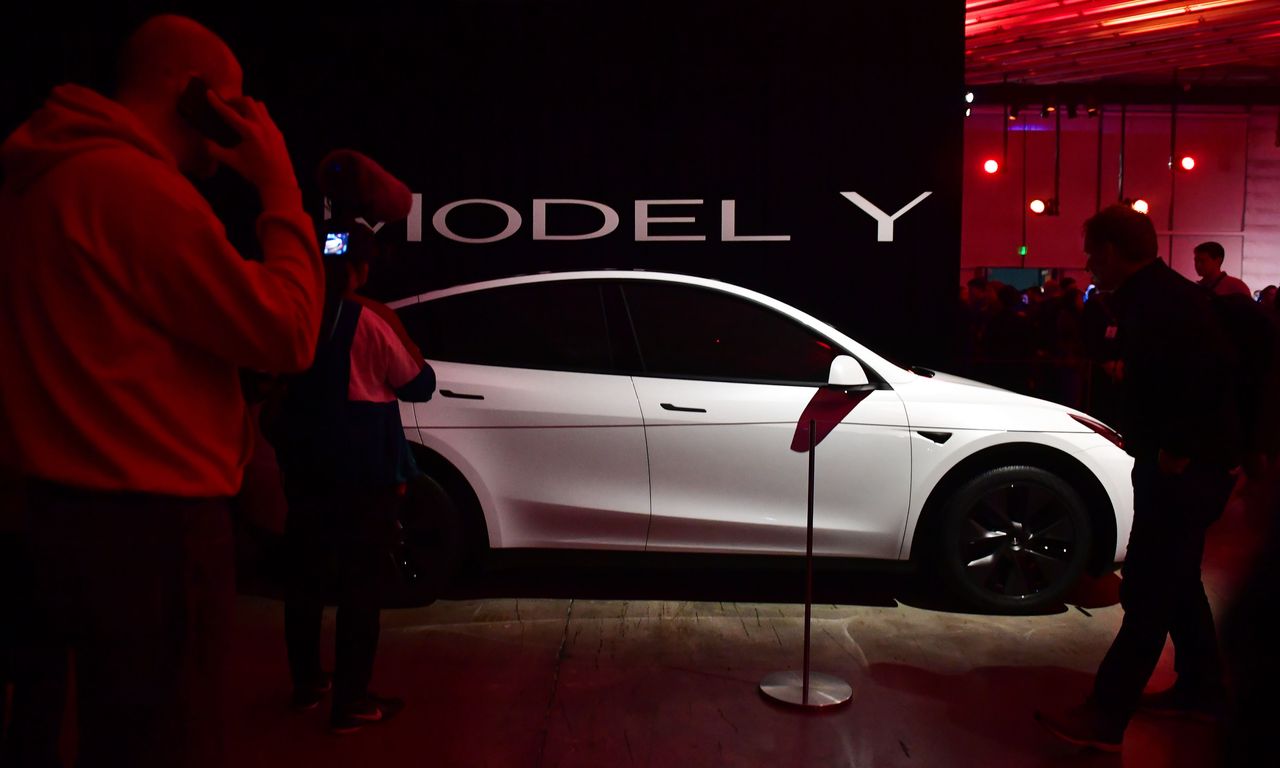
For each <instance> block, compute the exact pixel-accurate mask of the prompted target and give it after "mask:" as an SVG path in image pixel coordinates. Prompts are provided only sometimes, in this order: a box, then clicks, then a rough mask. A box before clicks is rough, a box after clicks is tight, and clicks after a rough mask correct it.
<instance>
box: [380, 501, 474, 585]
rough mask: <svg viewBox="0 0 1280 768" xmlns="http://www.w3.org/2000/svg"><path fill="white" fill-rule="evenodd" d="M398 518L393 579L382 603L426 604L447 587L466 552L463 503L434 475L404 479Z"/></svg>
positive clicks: (462, 563)
mask: <svg viewBox="0 0 1280 768" xmlns="http://www.w3.org/2000/svg"><path fill="white" fill-rule="evenodd" d="M400 523H401V525H402V527H403V528H402V531H401V542H400V545H399V546H397V547H396V549H395V551H394V553H393V559H394V561H395V583H393V584H392V585H391V588H390V589H389V590H387V592H388V594H387V599H386V600H385V603H386V604H387V605H388V606H410V605H426V604H428V603H430V602H432V601H433V600H435V599H436V598H437V597H438V596H439V595H440V593H441V592H443V591H444V590H445V589H447V588H448V586H449V585H450V584H451V583H452V582H453V580H454V579H455V578H456V577H457V575H458V574H459V572H461V570H462V568H463V566H464V565H465V563H466V562H467V558H468V556H469V554H470V548H469V546H468V543H469V542H468V537H467V530H466V524H465V523H466V521H465V520H464V519H463V512H462V507H461V505H460V504H458V503H457V501H456V500H455V499H453V498H452V497H451V496H450V495H449V493H448V491H446V490H445V489H444V487H443V486H441V485H440V484H439V483H437V482H436V481H435V480H434V479H432V478H431V477H419V478H417V479H415V480H413V481H411V482H410V483H409V486H408V489H407V492H406V494H405V498H404V502H403V504H402V505H401V509H400Z"/></svg>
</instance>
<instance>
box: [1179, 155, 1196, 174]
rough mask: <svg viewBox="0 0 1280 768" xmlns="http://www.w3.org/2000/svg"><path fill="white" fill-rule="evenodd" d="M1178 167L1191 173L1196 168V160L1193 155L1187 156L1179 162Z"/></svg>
mask: <svg viewBox="0 0 1280 768" xmlns="http://www.w3.org/2000/svg"><path fill="white" fill-rule="evenodd" d="M1178 165H1180V166H1182V170H1184V171H1189V170H1191V169H1193V168H1195V167H1196V159H1195V158H1194V157H1192V156H1191V155H1186V156H1184V157H1183V158H1182V160H1180V161H1179V162H1178Z"/></svg>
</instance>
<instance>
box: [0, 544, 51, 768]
mask: <svg viewBox="0 0 1280 768" xmlns="http://www.w3.org/2000/svg"><path fill="white" fill-rule="evenodd" d="M35 596H36V588H35V567H34V564H33V563H32V562H31V553H30V545H29V542H28V537H27V535H26V533H25V531H21V532H20V531H5V532H3V533H0V767H3V768H18V766H21V767H22V768H46V767H48V768H54V767H56V766H59V765H61V758H60V757H59V755H58V746H59V740H60V738H61V734H62V713H63V711H64V710H65V708H66V704H67V649H66V648H65V647H64V646H63V645H62V644H61V643H59V642H57V641H56V639H55V638H53V637H50V636H49V634H48V631H47V629H48V628H47V627H46V626H44V625H43V623H42V622H39V621H37V618H38V614H37V612H36V600H35ZM6 683H11V684H12V685H13V708H12V709H11V710H10V711H9V713H8V715H7V716H6V713H5V696H4V685H5V684H6ZM6 719H7V720H8V721H9V727H8V729H7V730H4V729H3V723H5V722H6Z"/></svg>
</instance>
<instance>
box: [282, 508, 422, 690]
mask: <svg viewBox="0 0 1280 768" xmlns="http://www.w3.org/2000/svg"><path fill="white" fill-rule="evenodd" d="M399 501H400V499H399V495H398V493H396V492H395V491H394V490H387V491H385V492H384V491H379V492H371V493H366V494H337V495H333V496H305V497H300V496H296V495H294V496H291V498H290V500H289V517H288V520H287V522H286V524H285V549H286V553H287V558H288V560H289V577H288V581H287V583H286V591H285V604H284V628H285V645H286V647H287V650H288V653H289V671H290V674H291V675H292V677H293V684H294V686H295V687H296V688H307V687H310V686H312V685H314V684H315V683H316V681H317V680H319V679H320V677H321V675H322V674H323V671H322V668H321V666H320V623H321V618H322V616H323V613H324V606H325V603H326V602H336V603H337V606H338V616H337V636H336V638H335V642H334V657H335V663H334V676H333V707H334V711H342V710H343V709H344V708H349V707H350V706H351V705H353V704H354V703H355V702H357V701H359V700H360V699H361V698H363V697H365V696H367V695H368V692H369V681H370V679H372V677H373V659H374V656H375V654H376V653H377V650H378V633H379V613H380V610H381V604H382V580H383V578H384V575H385V573H386V570H385V569H386V568H387V565H388V560H389V557H390V553H391V547H392V544H393V543H394V540H395V525H396V514H397V510H398V507H399ZM329 598H332V600H330V599H329Z"/></svg>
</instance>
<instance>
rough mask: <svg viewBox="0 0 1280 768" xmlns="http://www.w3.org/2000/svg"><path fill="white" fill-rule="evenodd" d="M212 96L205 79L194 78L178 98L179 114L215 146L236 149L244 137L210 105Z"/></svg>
mask: <svg viewBox="0 0 1280 768" xmlns="http://www.w3.org/2000/svg"><path fill="white" fill-rule="evenodd" d="M211 95H212V94H211V93H210V89H209V84H208V83H206V82H205V81H204V78H202V77H200V76H199V75H197V76H195V77H192V78H191V80H190V81H188V82H187V87H186V88H185V89H183V91H182V95H181V96H179V97H178V114H179V115H182V117H183V118H184V119H185V120H186V121H187V122H188V123H190V124H191V126H192V127H193V128H195V129H196V130H197V131H199V132H200V134H201V135H202V136H204V137H205V138H207V139H209V140H210V141H212V142H213V143H214V144H217V145H218V146H220V147H234V146H236V145H237V144H239V143H240V141H241V140H242V139H243V137H242V136H241V135H240V132H239V131H237V130H236V129H235V128H234V127H232V125H231V124H230V123H228V122H227V121H226V120H225V119H224V118H223V117H222V115H220V114H218V111H217V110H216V109H214V108H213V105H212V104H210V103H209V98H210V96H211Z"/></svg>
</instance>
